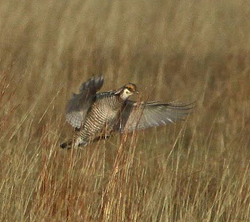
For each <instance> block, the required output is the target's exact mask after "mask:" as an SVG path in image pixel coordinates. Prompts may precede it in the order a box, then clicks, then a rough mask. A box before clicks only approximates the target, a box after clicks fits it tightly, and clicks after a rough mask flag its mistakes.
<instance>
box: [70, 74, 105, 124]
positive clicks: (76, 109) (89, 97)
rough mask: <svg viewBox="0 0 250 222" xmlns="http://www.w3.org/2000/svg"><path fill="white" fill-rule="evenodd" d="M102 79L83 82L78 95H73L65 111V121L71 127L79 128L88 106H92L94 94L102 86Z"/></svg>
mask: <svg viewBox="0 0 250 222" xmlns="http://www.w3.org/2000/svg"><path fill="white" fill-rule="evenodd" d="M103 81H104V79H103V77H98V78H91V79H89V80H88V81H86V82H84V83H83V84H82V85H81V87H80V89H79V93H78V94H73V97H72V98H71V99H70V100H69V102H68V105H67V111H66V120H67V122H68V123H69V124H71V125H72V126H73V127H76V128H80V127H81V124H82V122H83V120H84V118H85V116H86V113H87V111H88V109H89V108H90V106H91V105H92V104H93V102H94V100H95V96H96V92H97V91H98V90H100V89H101V87H102V85H103Z"/></svg>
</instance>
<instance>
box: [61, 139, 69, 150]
mask: <svg viewBox="0 0 250 222" xmlns="http://www.w3.org/2000/svg"><path fill="white" fill-rule="evenodd" d="M71 146H72V139H70V140H67V141H66V142H65V143H62V144H61V145H60V147H61V148H63V149H70V148H71Z"/></svg>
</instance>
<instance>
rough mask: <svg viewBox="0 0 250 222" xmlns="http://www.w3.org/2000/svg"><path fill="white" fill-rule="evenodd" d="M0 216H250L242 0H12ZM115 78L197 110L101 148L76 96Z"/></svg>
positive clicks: (2, 98)
mask: <svg viewBox="0 0 250 222" xmlns="http://www.w3.org/2000/svg"><path fill="white" fill-rule="evenodd" d="M0 6H1V7H0V18H1V19H0V27H1V32H0V49H1V50H0V73H1V75H0V132H1V134H0V163H1V170H0V221H143V222H144V221H170V222H172V221H176V222H189V221H190V222H195V221H197V222H200V221H204V222H205V221H218V222H228V221H233V222H237V221H250V169H249V161H250V149H249V148H250V133H249V132H250V115H249V114H250V100H249V98H250V63H249V61H250V42H249V36H250V21H249V12H250V11H249V8H248V7H246V4H244V1H241V0H240V1H234V0H227V1H226V0H218V1H211V0H203V1H195V0H178V1H174V0H172V1H164V0H147V1H143V0H127V1H125V0H122V1H120V0H113V1H94V0H71V1H56V0H43V1H39V0H34V1H24V0H23V1H21V0H10V1H3V0H2V1H0ZM100 74H102V75H104V76H105V84H104V90H107V89H113V88H117V87H120V86H121V85H122V84H124V83H127V82H134V83H136V84H137V85H138V87H139V90H140V91H142V92H143V93H145V96H144V98H145V99H146V98H148V97H149V98H150V99H151V100H153V99H156V100H163V101H172V100H180V101H187V100H188V101H190V100H193V99H197V101H198V104H197V108H196V111H195V113H193V114H192V115H191V116H190V117H189V118H188V120H187V121H186V122H183V123H178V124H176V125H171V126H166V127H162V128H159V129H149V130H147V131H145V132H140V133H138V134H133V135H128V136H126V137H122V138H120V137H119V136H115V137H113V138H111V139H109V140H106V141H101V142H99V143H96V144H93V145H91V146H89V147H87V148H86V149H84V150H71V151H67V150H66V151H65V150H61V149H60V148H59V147H58V144H59V143H60V142H62V141H63V140H64V139H65V138H66V137H68V136H69V135H70V133H71V129H70V126H69V125H67V124H66V123H65V119H64V112H65V105H66V102H67V99H68V98H69V97H70V94H71V93H72V92H74V91H76V90H77V88H78V86H79V84H80V83H81V82H82V81H85V80H86V79H88V78H89V77H91V76H93V75H100Z"/></svg>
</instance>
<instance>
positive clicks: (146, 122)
mask: <svg viewBox="0 0 250 222" xmlns="http://www.w3.org/2000/svg"><path fill="white" fill-rule="evenodd" d="M194 107H195V103H189V104H174V103H165V104H164V103H157V102H147V103H146V102H142V103H136V102H133V101H130V100H128V101H127V102H126V103H125V105H124V109H123V110H122V113H121V117H120V119H121V120H120V122H119V125H118V126H117V128H116V130H118V131H120V132H124V131H126V132H131V131H133V130H137V129H145V128H148V127H154V126H160V125H166V124H168V123H174V122H176V121H178V120H184V118H185V117H186V116H187V115H188V114H189V113H190V112H191V110H192V109H193V108H194Z"/></svg>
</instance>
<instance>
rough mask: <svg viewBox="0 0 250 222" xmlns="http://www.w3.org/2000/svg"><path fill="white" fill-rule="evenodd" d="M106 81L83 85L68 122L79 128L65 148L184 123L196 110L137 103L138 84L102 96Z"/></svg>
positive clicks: (188, 105) (181, 105) (95, 79)
mask: <svg viewBox="0 0 250 222" xmlns="http://www.w3.org/2000/svg"><path fill="white" fill-rule="evenodd" d="M103 83H104V77H103V76H99V77H92V78H90V79H89V80H87V81H86V82H84V83H82V85H81V86H80V88H79V93H77V94H73V96H72V98H71V99H70V100H69V102H68V104H67V108H66V121H67V122H68V123H69V124H70V125H71V126H72V127H74V128H75V133H74V136H73V138H72V139H69V140H67V141H66V142H64V143H62V144H61V145H60V147H61V148H64V149H65V148H67V149H69V148H78V147H84V146H87V145H89V144H91V143H93V142H95V141H98V140H100V139H106V138H108V137H110V136H112V135H113V134H114V133H116V132H117V133H120V134H123V133H130V132H133V131H135V130H141V129H146V128H150V127H157V126H161V125H166V124H169V123H174V122H176V121H178V120H184V119H185V117H186V116H187V115H188V114H189V113H190V112H191V111H192V109H193V108H194V102H192V103H173V102H172V103H162V102H156V101H150V102H145V101H144V102H141V101H139V102H137V101H133V100H130V99H129V97H130V96H132V95H134V94H139V91H138V90H137V86H136V84H134V83H127V84H125V85H124V86H122V87H120V88H118V89H117V90H112V91H108V92H98V91H99V90H100V89H101V87H102V86H103Z"/></svg>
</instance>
